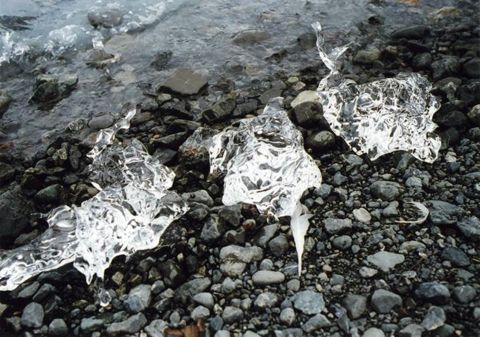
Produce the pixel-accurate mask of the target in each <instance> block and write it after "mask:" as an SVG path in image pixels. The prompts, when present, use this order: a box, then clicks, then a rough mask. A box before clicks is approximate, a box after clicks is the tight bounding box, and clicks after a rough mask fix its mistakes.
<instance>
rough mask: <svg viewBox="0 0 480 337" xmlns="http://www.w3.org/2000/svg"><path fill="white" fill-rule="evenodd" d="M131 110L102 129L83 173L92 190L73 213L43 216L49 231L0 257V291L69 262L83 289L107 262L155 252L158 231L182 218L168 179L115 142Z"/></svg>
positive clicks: (136, 150)
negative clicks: (88, 176) (79, 274)
mask: <svg viewBox="0 0 480 337" xmlns="http://www.w3.org/2000/svg"><path fill="white" fill-rule="evenodd" d="M134 115H135V110H131V111H130V112H129V113H128V114H127V116H126V117H125V118H124V119H121V120H120V121H119V122H117V123H116V124H115V125H114V126H113V127H111V128H108V129H105V130H102V131H100V132H99V134H98V136H97V142H96V145H95V146H94V148H93V149H92V150H91V151H90V153H89V154H88V156H89V157H91V158H92V164H91V165H90V172H91V178H92V184H94V186H95V187H96V188H97V189H99V193H97V194H96V195H95V196H94V197H92V198H91V199H88V200H86V201H84V202H83V203H82V204H81V205H80V206H71V207H69V206H61V207H58V208H56V209H54V210H52V212H50V215H49V216H48V219H47V222H48V224H49V228H48V229H47V230H46V231H45V232H44V233H43V234H42V235H40V236H39V237H37V238H36V239H34V240H33V241H32V242H31V243H29V244H27V245H25V246H22V247H18V248H15V249H13V250H10V251H6V252H1V253H0V290H13V289H15V288H16V287H17V286H18V285H20V284H21V283H22V282H24V281H25V280H27V279H29V278H30V277H32V276H35V275H37V274H39V273H41V272H44V271H48V270H52V269H56V268H59V267H60V266H62V265H65V264H67V263H70V262H74V266H75V267H76V268H77V269H78V270H79V271H80V272H82V273H83V274H84V275H85V277H86V280H87V282H88V283H90V282H91V281H92V278H93V276H94V275H97V276H98V277H100V278H103V276H104V272H105V269H106V268H108V266H109V265H110V263H111V261H112V260H113V258H115V257H116V256H118V255H126V256H128V255H131V254H133V253H134V252H136V251H138V250H144V249H151V248H154V247H155V246H157V245H158V243H159V240H160V237H161V235H162V234H163V232H164V231H165V229H166V228H167V227H168V226H169V225H170V223H171V222H173V221H174V220H175V219H177V218H179V217H180V216H181V215H183V214H184V213H185V212H186V211H187V208H188V207H187V205H186V203H185V202H184V201H183V200H182V199H181V198H180V196H178V195H177V194H176V193H174V192H171V191H168V189H169V188H170V187H171V186H172V184H173V179H174V177H175V174H174V173H173V171H171V170H170V169H169V168H168V167H166V166H163V165H161V164H160V163H159V162H158V161H156V160H155V159H154V158H153V157H152V156H150V155H149V154H148V153H147V152H146V151H145V149H144V147H143V145H142V143H140V142H139V141H138V140H133V141H131V143H130V144H128V145H126V146H122V145H121V144H119V143H118V142H115V135H116V134H117V132H118V131H120V130H122V129H128V128H129V126H130V120H131V119H132V118H133V116H134Z"/></svg>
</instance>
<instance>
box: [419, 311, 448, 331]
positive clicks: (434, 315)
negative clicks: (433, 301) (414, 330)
mask: <svg viewBox="0 0 480 337" xmlns="http://www.w3.org/2000/svg"><path fill="white" fill-rule="evenodd" d="M446 319H447V316H446V315H445V311H444V310H443V309H442V308H440V307H437V306H434V305H432V306H431V307H430V308H428V311H427V314H426V315H425V317H424V318H423V321H422V326H423V327H424V328H425V329H426V330H428V331H432V330H435V329H437V328H439V327H441V326H442V325H443V324H445V321H446Z"/></svg>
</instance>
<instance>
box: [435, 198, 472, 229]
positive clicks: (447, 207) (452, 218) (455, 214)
mask: <svg viewBox="0 0 480 337" xmlns="http://www.w3.org/2000/svg"><path fill="white" fill-rule="evenodd" d="M430 205H431V206H430V207H429V210H430V215H429V217H430V220H431V221H432V223H433V224H435V225H453V224H454V223H456V222H457V220H458V218H459V216H460V215H462V214H463V213H464V211H463V210H462V209H461V208H460V207H458V206H456V205H453V204H451V203H449V202H446V201H441V200H430Z"/></svg>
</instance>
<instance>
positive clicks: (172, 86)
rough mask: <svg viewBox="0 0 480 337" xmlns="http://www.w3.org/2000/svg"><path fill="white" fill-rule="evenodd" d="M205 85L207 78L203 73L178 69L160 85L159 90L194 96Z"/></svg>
mask: <svg viewBox="0 0 480 337" xmlns="http://www.w3.org/2000/svg"><path fill="white" fill-rule="evenodd" d="M207 83H208V77H207V75H206V73H205V72H202V71H194V70H191V69H186V68H180V69H177V70H176V71H175V72H174V73H173V74H172V76H170V77H169V78H168V79H167V80H166V81H165V82H164V83H163V84H162V85H161V88H165V89H168V90H171V91H173V92H175V93H177V94H180V95H196V94H198V93H199V92H200V90H201V89H202V88H203V87H205V86H206V85H207Z"/></svg>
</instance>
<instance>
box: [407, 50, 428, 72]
mask: <svg viewBox="0 0 480 337" xmlns="http://www.w3.org/2000/svg"><path fill="white" fill-rule="evenodd" d="M431 63H432V55H431V54H430V53H421V54H417V55H415V57H414V58H413V60H412V66H413V68H414V69H416V70H422V69H429V68H430V64H431Z"/></svg>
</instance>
